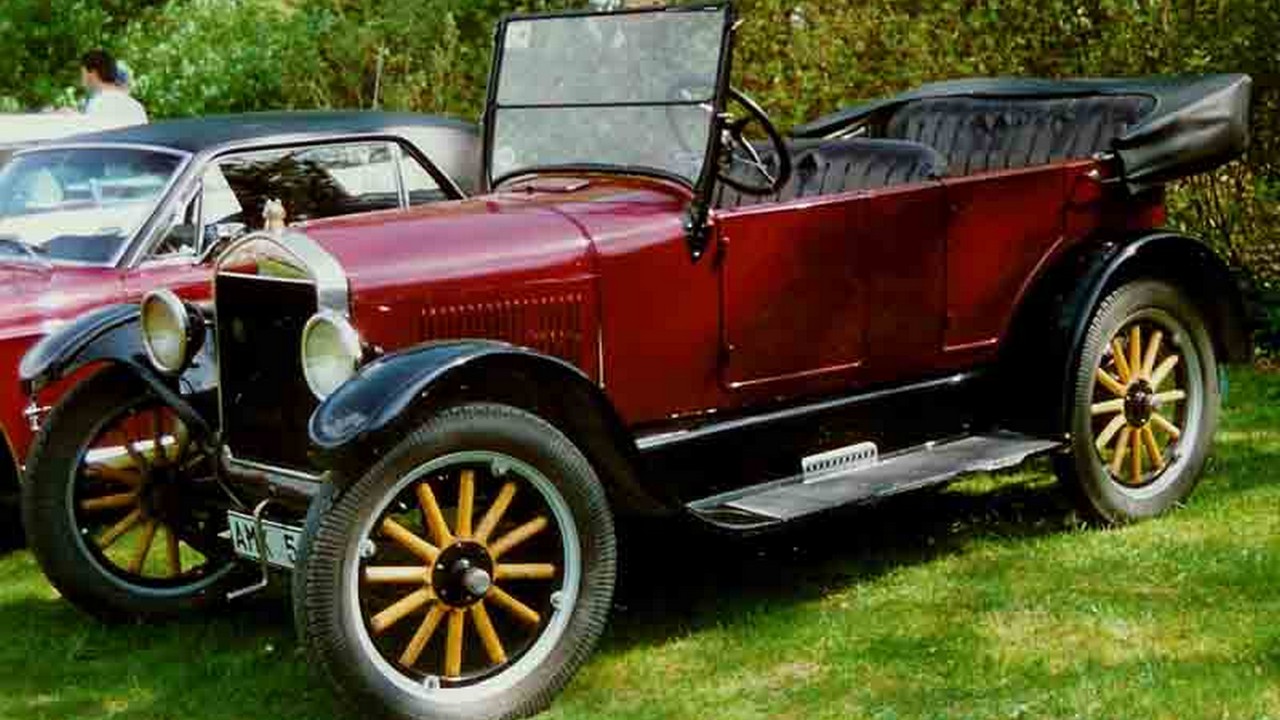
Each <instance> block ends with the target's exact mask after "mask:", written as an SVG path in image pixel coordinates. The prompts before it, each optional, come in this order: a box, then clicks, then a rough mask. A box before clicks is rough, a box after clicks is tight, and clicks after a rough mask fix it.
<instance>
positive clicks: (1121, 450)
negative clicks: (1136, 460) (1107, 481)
mask: <svg viewBox="0 0 1280 720" xmlns="http://www.w3.org/2000/svg"><path fill="white" fill-rule="evenodd" d="M1132 432H1133V431H1132V430H1130V429H1129V426H1128V425H1125V426H1124V427H1123V428H1121V430H1120V440H1118V441H1117V442H1116V454H1115V456H1113V457H1112V458H1111V473H1112V474H1113V475H1117V476H1118V475H1119V474H1120V471H1122V470H1123V469H1124V458H1125V455H1127V454H1128V453H1129V435H1130V434H1132Z"/></svg>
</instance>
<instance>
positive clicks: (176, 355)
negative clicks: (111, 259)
mask: <svg viewBox="0 0 1280 720" xmlns="http://www.w3.org/2000/svg"><path fill="white" fill-rule="evenodd" d="M192 330H193V323H192V320H191V313H190V312H189V311H188V309H187V306H186V305H185V304H184V303H183V302H182V301H181V300H179V299H178V296H177V295H174V294H173V293H172V292H171V291H169V290H153V291H152V292H149V293H147V295H146V297H144V298H143V299H142V346H143V347H144V348H145V349H146V351H147V357H148V358H149V359H150V360H151V364H152V365H154V366H155V368H156V369H157V370H159V371H160V372H162V373H165V374H168V375H176V374H178V373H180V372H182V371H183V370H184V369H185V368H186V366H187V363H188V362H189V361H190V360H191V355H192V354H194V351H195V350H197V349H198V347H197V346H196V343H195V341H194V339H193V338H192V335H191V333H192Z"/></svg>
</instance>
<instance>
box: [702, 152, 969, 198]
mask: <svg viewBox="0 0 1280 720" xmlns="http://www.w3.org/2000/svg"><path fill="white" fill-rule="evenodd" d="M790 148H791V161H792V165H793V168H794V170H793V172H792V174H791V179H790V180H789V181H788V182H787V184H786V186H785V187H783V188H782V190H781V191H780V192H778V193H777V194H776V195H765V196H754V195H744V194H742V193H740V192H738V191H737V190H734V189H733V188H730V187H727V186H725V185H723V184H721V185H720V187H719V189H718V190H717V192H716V207H720V208H735V207H743V206H747V205H756V204H759V203H765V202H786V201H788V200H794V199H796V198H804V197H816V196H818V195H835V194H837V193H842V192H851V191H854V190H868V189H871V188H879V187H888V186H890V185H902V184H905V183H913V182H922V181H925V180H930V179H933V178H938V177H942V176H943V175H945V174H946V172H947V161H946V159H945V158H943V157H942V155H940V154H939V153H938V152H937V151H935V150H933V149H932V148H929V147H926V146H924V145H921V144H919V143H915V142H905V141H902V140H879V139H875V140H873V139H868V138H853V139H848V140H820V141H819V140H797V141H794V142H792V143H791V144H790ZM765 159H766V161H767V160H768V158H767V157H766V158H765Z"/></svg>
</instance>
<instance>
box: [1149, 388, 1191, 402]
mask: <svg viewBox="0 0 1280 720" xmlns="http://www.w3.org/2000/svg"><path fill="white" fill-rule="evenodd" d="M1154 399H1155V401H1156V402H1157V403H1173V402H1182V401H1183V400H1186V399H1187V393H1186V392H1185V391H1183V390H1165V391H1164V392H1162V393H1156V394H1155V398H1154Z"/></svg>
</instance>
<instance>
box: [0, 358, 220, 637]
mask: <svg viewBox="0 0 1280 720" xmlns="http://www.w3.org/2000/svg"><path fill="white" fill-rule="evenodd" d="M155 407H160V403H159V401H158V400H156V399H155V398H154V396H152V395H151V394H150V393H149V392H148V390H147V388H146V386H145V385H144V384H143V383H142V382H141V381H140V380H138V379H137V378H136V377H135V376H133V375H132V374H131V373H129V372H127V371H112V370H108V371H104V372H102V373H99V374H98V375H96V376H94V377H92V378H89V379H88V380H86V381H85V382H83V383H81V384H80V385H79V386H77V387H76V388H75V389H74V390H72V391H71V392H70V393H69V394H68V395H67V396H66V397H65V398H63V400H62V401H61V402H60V403H59V404H58V406H57V407H56V408H55V409H54V410H53V412H52V413H51V414H50V415H49V418H48V419H47V420H46V422H45V423H44V427H43V428H42V429H41V431H40V433H39V434H38V435H37V437H36V440H35V443H34V445H33V446H32V450H31V455H30V458H29V460H28V471H27V477H26V480H25V482H24V483H23V485H22V516H23V524H24V526H25V528H26V535H27V543H28V545H29V546H30V548H31V551H32V553H33V554H34V555H35V557H36V560H37V561H38V562H39V563H40V567H41V568H42V569H43V570H44V573H45V575H46V576H47V577H48V579H49V582H50V583H52V584H53V586H54V587H55V588H57V589H58V591H59V592H60V593H61V594H62V596H63V597H65V598H66V599H67V600H68V601H70V602H71V603H72V604H73V605H75V606H76V607H77V608H79V609H80V610H82V611H84V612H86V613H88V614H90V615H93V616H95V617H97V618H99V619H101V620H104V621H109V622H110V621H127V620H137V619H154V618H165V617H173V616H177V615H182V614H186V613H191V612H194V611H198V610H208V609H210V608H212V607H214V606H217V605H220V604H221V603H223V602H225V599H226V590H227V589H228V587H229V585H230V584H231V583H233V582H234V581H235V577H234V576H235V575H236V574H237V573H236V563H235V560H234V559H233V558H232V557H231V556H230V553H229V546H228V548H227V552H226V553H225V554H224V553H222V552H221V548H220V547H219V548H218V551H213V550H210V551H208V553H207V554H205V555H204V556H203V557H202V558H200V560H197V561H195V562H196V564H195V565H194V566H193V567H191V568H189V569H186V570H184V569H183V563H184V562H187V563H191V562H192V560H191V558H190V556H189V555H190V553H191V550H192V545H191V542H192V539H191V537H192V536H191V535H184V536H183V537H181V539H177V540H175V541H174V549H175V552H176V553H177V554H178V555H179V556H180V557H182V558H183V559H179V560H178V561H177V563H178V565H177V571H176V573H175V574H173V575H172V576H171V577H169V578H167V579H165V578H155V577H148V576H147V574H146V573H147V571H146V570H145V569H144V570H140V571H138V573H137V574H132V573H130V572H127V571H126V568H123V567H120V566H119V565H118V564H117V563H115V562H114V560H113V559H112V558H111V557H109V556H108V552H107V550H106V549H105V548H102V547H100V544H99V540H98V539H95V538H92V537H91V535H90V533H89V531H88V529H87V528H86V527H81V525H82V524H84V523H86V522H87V521H86V520H84V518H83V515H82V514H78V513H77V502H76V500H75V498H77V497H80V496H81V492H82V490H83V488H84V487H85V485H84V484H85V483H88V482H92V481H90V480H88V479H87V476H86V475H85V474H84V472H83V471H82V469H81V468H82V462H86V460H85V458H86V457H87V455H86V453H87V450H88V448H89V447H90V445H91V444H92V443H93V442H94V441H95V440H96V439H97V438H98V437H99V435H100V434H101V433H103V432H105V431H107V430H108V429H109V428H110V427H111V423H112V420H113V418H115V419H118V418H120V417H121V413H123V412H127V411H129V410H130V409H138V408H144V409H145V410H144V411H145V412H154V410H153V409H154V408H155ZM175 454H177V453H175ZM185 457H188V456H187V455H186V454H185V453H183V454H181V455H180V456H179V457H178V458H176V460H177V461H179V462H180V461H181V460H182V459H183V458H185ZM153 460H154V457H153ZM183 464H184V465H185V463H183ZM193 494H194V493H193ZM137 507H142V505H141V503H139V504H138V505H137ZM211 512H212V514H213V516H214V517H215V520H216V517H217V515H218V512H217V511H216V510H213V511H211ZM139 522H140V523H142V525H144V526H145V525H146V524H152V525H153V526H155V527H156V528H157V529H156V530H153V532H152V533H151V534H150V535H149V536H148V539H147V540H146V541H145V542H146V543H147V544H148V546H149V547H148V549H147V550H145V551H143V553H142V554H143V558H144V560H145V559H147V558H148V557H151V558H154V557H155V556H154V555H151V554H150V553H151V552H152V551H153V550H154V551H155V553H156V555H161V554H167V553H166V552H165V551H163V550H159V545H158V543H160V542H162V541H163V540H165V539H167V533H168V532H172V531H171V530H170V526H169V525H165V524H163V523H162V522H161V521H159V520H158V519H144V520H141V521H139ZM128 532H129V533H132V532H133V531H132V530H130V531H128ZM185 532H186V529H185V528H184V533H185ZM204 532H205V533H206V536H205V538H204V539H203V540H201V541H200V543H199V544H201V545H204V543H205V542H212V541H211V540H209V537H211V535H212V533H213V532H214V530H212V529H207V530H205V531H204ZM100 537H101V536H99V538H100ZM125 537H127V534H126V535H125V536H122V537H121V539H125ZM176 537H178V536H177V535H175V538H176ZM152 543H156V544H155V545H154V546H153V545H152ZM181 543H186V544H187V547H186V548H185V550H184V549H183V548H181ZM205 547H206V548H207V547H209V546H207V545H205ZM166 550H167V547H166Z"/></svg>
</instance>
